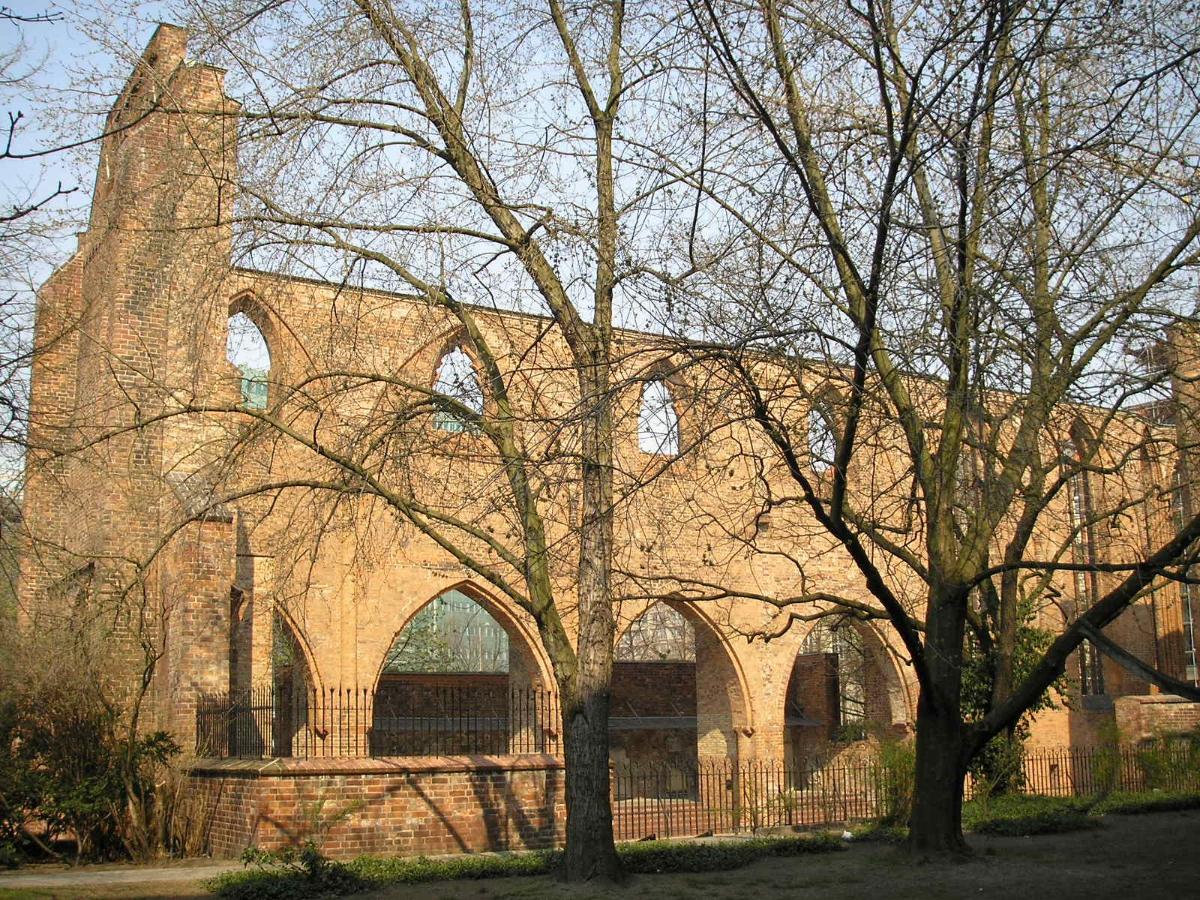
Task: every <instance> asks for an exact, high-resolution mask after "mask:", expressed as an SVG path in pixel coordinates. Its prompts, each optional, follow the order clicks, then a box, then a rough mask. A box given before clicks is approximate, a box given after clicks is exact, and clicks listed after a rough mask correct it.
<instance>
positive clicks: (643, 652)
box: [615, 603, 696, 663]
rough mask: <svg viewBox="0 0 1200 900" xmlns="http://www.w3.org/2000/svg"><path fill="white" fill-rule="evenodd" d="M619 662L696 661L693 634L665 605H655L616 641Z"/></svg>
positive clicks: (616, 655) (686, 621)
mask: <svg viewBox="0 0 1200 900" xmlns="http://www.w3.org/2000/svg"><path fill="white" fill-rule="evenodd" d="M615 658H616V659H617V661H618V662H693V663H694V662H695V661H696V633H695V631H694V630H693V628H692V625H691V623H690V622H688V620H687V619H685V618H684V617H683V616H682V615H680V613H679V612H677V611H676V610H674V609H672V608H671V607H669V606H667V605H666V604H665V603H655V604H654V605H653V606H651V607H650V608H649V609H647V610H646V611H645V612H644V613H642V614H641V615H640V616H638V618H637V620H636V621H634V623H633V624H632V625H630V626H629V627H628V628H626V629H625V633H624V634H622V635H621V637H620V639H619V640H618V641H617V647H616V653H615Z"/></svg>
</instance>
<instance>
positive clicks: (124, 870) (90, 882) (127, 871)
mask: <svg viewBox="0 0 1200 900" xmlns="http://www.w3.org/2000/svg"><path fill="white" fill-rule="evenodd" d="M241 868H243V866H242V864H241V863H240V862H231V861H228V860H226V861H223V862H204V863H198V864H197V863H183V864H180V865H176V866H157V867H150V866H133V865H121V866H112V867H108V866H103V867H101V866H80V867H78V868H71V869H59V868H50V867H47V866H39V867H37V871H29V870H28V869H26V870H21V869H17V870H16V871H13V872H0V890H4V889H6V888H7V889H10V890H15V889H17V888H81V887H92V886H94V887H102V886H117V885H136V884H166V883H169V882H174V883H179V882H194V881H201V880H203V879H205V878H212V877H213V876H215V875H220V874H221V873H222V872H230V871H233V870H236V869H241Z"/></svg>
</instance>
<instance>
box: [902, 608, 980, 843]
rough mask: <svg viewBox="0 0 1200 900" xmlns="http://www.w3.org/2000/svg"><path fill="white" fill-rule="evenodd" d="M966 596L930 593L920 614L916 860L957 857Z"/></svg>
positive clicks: (912, 826) (912, 832)
mask: <svg viewBox="0 0 1200 900" xmlns="http://www.w3.org/2000/svg"><path fill="white" fill-rule="evenodd" d="M966 600H967V592H966V591H965V590H964V589H962V588H953V587H952V588H944V589H941V590H937V589H934V590H931V591H930V593H929V601H928V602H929V606H928V608H927V610H926V614H925V650H926V654H925V659H926V664H927V668H928V673H929V683H928V684H927V685H924V686H923V687H922V690H921V696H920V699H919V700H918V701H917V771H916V782H915V788H916V796H915V798H914V802H913V813H912V820H911V821H910V822H909V848H910V849H911V850H912V852H913V853H914V854H915V855H917V856H944V855H949V854H962V853H965V852H966V850H967V844H966V841H964V840H963V835H962V791H963V779H964V777H965V776H966V767H965V765H964V762H963V745H964V737H965V736H964V732H963V723H962V661H963V629H964V627H965V625H966Z"/></svg>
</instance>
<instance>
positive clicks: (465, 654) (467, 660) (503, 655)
mask: <svg viewBox="0 0 1200 900" xmlns="http://www.w3.org/2000/svg"><path fill="white" fill-rule="evenodd" d="M383 673H384V675H411V674H426V675H429V674H442V675H465V674H486V675H507V674H508V634H507V633H506V632H505V631H504V628H503V626H501V625H500V623H499V622H497V621H496V620H495V619H494V618H493V617H492V616H491V615H490V614H489V613H488V611H487V610H486V609H484V608H483V607H482V606H480V605H479V604H478V603H476V602H475V601H474V600H472V599H471V598H470V597H468V596H467V595H466V594H463V593H462V592H460V591H448V592H446V593H445V594H442V595H441V596H439V597H436V598H434V600H433V601H432V602H430V603H429V604H427V605H426V606H425V607H424V608H423V609H422V610H421V611H420V612H418V613H417V614H416V615H415V616H413V617H412V621H410V622H409V623H408V625H406V626H405V627H404V630H403V631H401V632H400V634H399V635H397V636H396V640H395V641H394V642H393V643H392V647H391V649H390V650H389V651H388V655H387V659H386V661H385V662H384V664H383Z"/></svg>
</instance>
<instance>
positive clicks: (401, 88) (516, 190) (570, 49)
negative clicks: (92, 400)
mask: <svg viewBox="0 0 1200 900" xmlns="http://www.w3.org/2000/svg"><path fill="white" fill-rule="evenodd" d="M190 18H191V19H192V23H193V25H194V31H195V33H196V34H197V35H198V38H199V40H198V42H197V43H198V44H199V45H200V46H199V50H200V52H201V53H202V54H203V56H204V57H205V58H206V59H208V60H210V61H213V62H216V63H219V64H221V65H223V66H225V67H227V68H228V70H229V72H230V85H231V92H232V93H233V94H235V95H236V96H237V98H238V100H239V101H240V102H241V104H242V105H241V108H240V110H238V111H236V116H237V121H238V122H239V130H240V135H239V139H240V148H241V154H240V160H239V164H240V166H241V175H240V176H237V177H236V180H235V179H234V177H233V176H230V177H229V181H230V184H229V185H228V186H229V187H232V188H234V189H235V191H236V196H237V201H236V206H234V207H232V209H228V208H227V209H222V210H221V211H220V212H218V213H217V215H218V216H219V217H221V218H222V220H223V221H226V222H227V221H229V217H231V218H232V219H233V221H234V222H235V224H236V227H237V229H238V234H237V235H236V237H235V253H237V254H241V259H242V260H243V261H245V262H247V263H249V264H252V265H254V266H258V267H264V266H266V267H273V268H275V269H276V270H277V271H281V272H286V273H287V274H289V275H292V276H294V275H296V274H318V275H320V276H321V277H322V278H323V279H325V280H327V281H332V282H334V283H340V284H341V285H342V286H343V288H345V289H344V290H341V291H339V292H338V298H337V300H336V302H335V305H334V308H333V309H332V310H330V311H329V315H330V320H329V325H328V327H329V329H330V333H329V339H328V341H327V342H322V343H317V342H314V341H311V340H302V339H298V338H297V335H296V334H294V333H293V334H282V333H278V334H274V335H272V337H273V339H274V341H275V345H276V346H280V345H282V344H285V343H287V342H289V341H291V342H292V343H294V344H296V346H295V347H294V348H293V349H294V350H295V353H294V359H297V360H301V359H302V360H303V362H302V363H301V362H298V363H296V364H295V365H293V366H292V367H291V368H290V369H289V371H287V372H285V373H281V372H278V371H274V370H273V371H272V372H271V373H270V375H269V376H261V375H256V374H253V373H250V372H249V371H248V370H247V374H246V375H245V378H244V380H243V384H242V389H243V395H242V396H240V397H225V396H221V395H218V394H213V393H209V394H201V393H200V392H196V391H195V389H194V387H193V393H191V394H188V393H187V392H186V391H182V392H181V391H177V390H171V389H168V385H167V383H166V382H165V381H161V380H160V381H159V382H158V388H159V390H158V399H157V400H156V401H154V402H152V403H151V402H143V403H141V404H140V405H139V406H138V409H137V414H136V417H135V418H136V424H130V425H128V426H124V430H129V429H133V428H136V429H138V430H144V429H146V428H148V427H151V428H152V427H156V426H155V423H156V422H157V423H161V422H163V421H165V420H167V419H170V418H172V417H178V416H180V415H187V416H192V417H197V418H198V420H200V419H203V420H204V421H206V422H207V423H208V424H207V425H205V426H204V427H203V428H200V429H199V430H197V431H196V432H195V434H194V435H193V437H194V439H195V440H196V441H197V446H198V447H200V448H202V449H197V450H195V451H193V452H192V458H191V461H190V462H189V463H188V464H187V465H188V466H190V467H191V468H193V469H196V468H197V467H200V468H203V473H202V475H203V478H202V479H200V478H197V479H193V482H194V481H197V480H203V481H204V483H205V484H206V485H208V488H207V489H206V491H207V493H206V496H205V500H204V502H203V503H202V504H201V505H202V506H203V508H204V509H211V508H213V506H214V505H216V504H217V503H218V502H220V501H235V500H239V501H245V502H247V503H251V504H253V503H254V502H259V503H260V504H261V509H262V515H263V518H264V521H266V520H269V521H270V522H271V523H274V524H273V525H264V526H263V527H264V528H268V527H273V528H278V531H277V534H278V535H279V539H280V540H281V541H287V540H289V539H295V537H296V531H295V530H292V531H289V530H288V528H287V523H292V522H295V521H297V520H298V519H300V518H303V516H302V515H297V510H299V509H301V508H303V507H304V506H305V504H307V503H308V502H309V501H308V500H306V499H303V498H305V497H310V496H312V495H313V493H314V492H315V493H316V494H322V495H325V496H328V497H330V498H332V499H331V500H330V504H329V507H328V512H327V514H325V515H322V516H321V517H319V518H320V519H321V526H320V529H321V530H323V531H324V533H328V529H329V528H332V527H333V526H332V525H331V524H330V523H332V522H334V521H335V520H337V521H345V516H347V515H353V516H354V517H355V521H356V522H357V523H358V524H356V525H355V529H361V530H371V531H373V533H374V534H375V535H379V534H388V533H394V532H392V531H389V529H394V527H395V525H394V520H392V518H391V517H396V518H397V519H398V520H399V521H401V522H402V523H405V527H407V528H409V529H413V530H414V531H415V534H416V535H417V536H418V539H419V540H421V541H422V542H425V544H426V545H427V546H431V547H434V548H436V549H437V550H439V551H440V552H441V553H443V554H444V555H445V556H446V557H448V558H451V559H453V560H455V561H457V563H459V564H461V565H462V566H465V567H466V568H467V569H468V570H470V571H471V572H473V573H475V574H476V575H478V576H480V577H481V578H482V579H484V580H485V581H486V582H487V583H489V584H490V585H492V586H493V587H494V588H495V589H496V590H497V591H498V592H499V593H501V594H502V595H504V596H505V597H506V598H507V599H508V600H510V601H511V602H512V603H514V604H516V606H517V607H519V608H520V609H521V610H523V611H524V612H525V613H527V614H528V615H529V616H530V617H531V619H532V620H533V622H534V623H536V628H537V632H538V634H539V636H540V639H541V642H542V644H543V646H544V648H545V651H546V654H547V656H548V658H549V660H550V661H551V663H552V667H553V674H554V678H555V680H556V682H557V688H558V694H559V700H560V704H561V709H562V726H563V733H564V746H565V756H566V766H567V810H568V815H567V852H566V857H565V863H564V871H565V875H566V877H567V878H569V879H573V880H574V879H584V878H590V877H615V876H616V875H618V874H619V865H618V862H617V857H616V854H615V851H614V847H613V838H612V811H611V809H610V804H609V775H608V731H607V727H608V702H609V682H610V678H611V671H612V661H613V642H614V602H616V601H617V600H618V592H617V588H616V586H615V585H614V580H613V556H614V509H615V507H616V506H617V505H618V504H619V503H620V502H621V500H622V497H623V496H625V495H626V494H627V493H629V492H631V491H634V490H636V489H637V487H638V485H639V484H640V483H641V481H642V480H643V478H644V477H650V476H645V473H644V472H638V473H635V474H633V475H628V474H623V473H621V471H620V463H619V461H618V460H617V458H616V454H617V449H616V448H617V443H618V440H617V438H616V437H615V430H614V415H615V413H616V411H617V410H618V408H619V407H620V405H621V404H622V403H625V402H626V401H625V400H624V399H622V395H623V392H624V390H625V387H626V385H636V384H640V383H641V382H642V381H644V380H646V379H647V377H648V376H647V369H648V367H649V366H650V365H651V363H653V362H654V361H655V360H654V359H653V357H654V355H655V352H656V351H654V350H653V349H651V348H649V346H648V342H646V341H642V342H640V343H637V344H636V346H635V345H634V344H631V343H630V342H629V341H628V340H623V339H621V338H620V336H619V327H618V326H619V325H621V324H622V314H621V312H620V311H619V310H620V308H621V306H622V303H621V302H620V301H621V298H625V303H624V307H625V308H626V309H635V308H637V307H638V305H639V304H641V303H642V302H643V301H644V300H645V299H646V298H647V297H649V301H650V305H649V307H645V306H643V307H642V308H643V309H645V308H649V309H650V310H651V311H652V312H653V311H654V310H655V307H656V304H657V298H658V296H659V294H658V293H657V288H656V287H654V288H649V287H647V285H655V286H656V285H658V284H659V283H660V282H661V280H662V278H663V276H662V275H661V272H662V266H661V261H662V259H663V258H664V256H665V255H666V251H665V250H664V249H663V245H664V244H665V243H669V240H670V238H669V236H670V233H671V232H672V230H673V229H674V227H675V224H674V223H675V219H676V218H677V213H678V212H679V211H678V210H677V209H676V206H675V203H676V201H675V200H673V199H672V198H671V196H669V194H668V193H667V192H666V189H667V188H668V187H670V186H671V185H672V184H673V183H674V182H675V181H676V179H675V178H674V177H673V176H666V175H664V174H663V173H662V172H661V171H660V170H659V169H658V167H657V166H653V165H647V160H648V159H650V157H648V156H647V155H646V154H645V153H644V151H643V150H642V147H641V144H642V142H643V141H644V140H645V139H646V138H647V137H653V138H654V139H656V140H658V141H659V142H660V143H663V144H666V143H669V142H671V141H672V140H675V139H676V137H675V136H674V135H673V134H672V133H671V131H670V128H671V127H672V125H671V123H672V122H673V121H674V117H661V118H659V119H656V111H657V110H658V108H659V104H661V103H663V102H664V100H663V97H662V93H661V92H662V91H663V90H664V88H663V84H662V82H663V80H664V78H665V74H664V73H666V72H668V71H669V70H668V69H666V68H664V66H663V65H662V62H663V60H664V58H666V57H667V56H668V55H669V54H670V53H671V52H672V45H673V43H674V42H675V41H677V40H678V39H679V38H680V33H679V31H678V29H676V28H675V27H674V25H673V23H672V22H671V21H670V20H662V19H659V18H658V17H657V13H656V12H649V13H646V14H644V15H643V14H642V13H640V12H639V13H638V14H637V15H636V16H634V15H627V11H626V9H625V6H624V4H623V3H619V2H618V3H612V4H605V5H602V6H599V7H593V6H591V5H573V4H563V3H560V2H557V0H552V2H549V3H547V4H532V5H525V4H520V3H518V4H514V5H513V6H512V7H511V8H503V9H501V8H495V7H491V6H488V5H480V6H476V5H475V4H472V3H469V2H463V3H461V4H459V5H458V6H456V7H454V8H448V7H447V6H446V5H445V4H441V3H428V4H418V5H417V6H410V5H400V4H391V3H387V2H375V0H359V2H356V3H354V4H350V5H345V6H343V5H339V4H323V3H307V4H306V3H296V4H285V5H276V6H271V7H261V6H258V5H245V4H241V3H229V4H217V5H214V4H200V5H197V7H196V8H195V9H194V11H193V14H192V15H191V16H190ZM163 105H166V101H165V100H164V101H163ZM219 114H220V115H231V114H234V113H230V112H228V111H221V112H220V113H219ZM627 121H628V122H634V123H635V124H634V125H633V127H630V128H629V131H628V133H626V132H625V131H623V129H624V128H626V127H627V126H626V124H625V123H626V122H627ZM689 140H690V138H689ZM331 273H332V274H331ZM227 275H228V273H225V275H220V276H217V277H216V280H215V281H214V282H213V283H212V284H210V285H209V288H210V289H211V292H212V294H213V296H219V295H221V291H223V290H227V289H228V287H229V281H230V280H232V281H233V282H235V283H236V281H237V272H236V271H235V272H234V273H233V274H232V276H230V277H226V276H227ZM218 282H219V283H218ZM373 287H382V288H392V289H398V290H400V291H402V292H403V293H404V294H405V295H406V297H405V299H404V300H403V302H400V301H398V300H395V298H394V295H393V300H392V301H390V302H392V303H394V304H395V309H394V310H392V311H388V310H387V309H386V308H385V307H383V306H381V304H385V303H387V302H389V301H386V300H383V299H381V295H378V294H373V293H372V292H371V290H370V288H373ZM414 305H415V306H416V307H417V308H423V309H424V310H425V311H426V312H425V313H423V314H419V315H414V316H413V318H412V319H411V320H410V321H409V322H407V323H403V324H402V325H401V324H398V323H400V321H401V311H402V310H404V309H411V308H413V307H414ZM204 308H205V309H208V310H210V313H211V311H212V310H213V309H217V310H218V313H214V314H219V307H204ZM248 311H249V312H251V315H252V316H253V314H254V313H253V311H250V310H248ZM260 312H261V311H260ZM526 312H535V313H538V314H539V315H538V316H536V317H531V316H528V315H525V314H524V313H526ZM389 317H390V318H389ZM624 321H625V322H626V323H630V322H631V321H633V318H632V315H630V316H628V317H626V318H625V320H624ZM196 324H197V334H201V333H203V332H205V331H206V330H207V332H208V333H211V332H212V331H213V329H211V328H209V326H211V325H212V322H211V320H208V321H198V322H197V323H196ZM389 327H390V328H391V329H393V332H394V333H393V338H395V337H396V334H399V335H400V336H401V337H402V338H403V339H404V340H409V341H417V340H419V339H421V338H425V339H427V340H428V339H430V338H436V339H435V340H434V343H433V344H432V345H430V346H428V347H426V348H425V350H424V351H423V352H424V353H425V354H426V355H428V356H429V357H430V359H431V360H433V361H434V367H436V370H437V377H436V379H433V380H432V383H431V382H430V381H428V380H425V375H424V372H421V373H420V374H416V375H414V374H413V373H414V369H413V367H412V366H408V365H406V361H405V360H399V361H398V360H397V359H396V357H395V352H396V347H397V346H398V344H396V343H395V340H393V343H392V344H389V345H387V347H386V348H383V347H376V348H375V350H376V351H378V352H374V351H371V350H368V349H367V348H368V347H370V346H371V341H372V340H373V339H374V338H372V337H371V336H370V335H371V334H374V335H375V336H376V337H378V335H379V333H380V332H379V329H381V328H382V329H386V328H389ZM373 329H374V331H372V330H373ZM312 333H313V332H311V331H309V332H308V335H309V337H311V335H312ZM205 341H208V342H209V343H211V341H209V339H208V338H198V346H199V344H200V343H203V342H205ZM360 342H361V343H360ZM202 352H208V351H207V350H203V351H202ZM422 359H424V357H422ZM439 359H440V360H441V361H440V363H438V362H437V360H439ZM121 364H122V365H125V364H126V363H125V362H124V361H122V362H121ZM114 365H116V364H115V363H114ZM422 365H425V364H424V363H422ZM427 367H428V366H427ZM136 377H137V378H138V379H141V380H144V381H146V382H147V383H149V382H152V381H153V380H154V375H153V373H150V372H148V371H141V372H139V373H137V376H136ZM259 378H261V379H262V380H261V381H256V379H259ZM146 396H148V395H146ZM260 400H261V402H260ZM118 402H124V401H119V400H118ZM650 415H651V418H654V419H655V421H657V420H658V419H660V418H662V413H661V411H652V413H651V414H650ZM226 418H232V419H237V420H240V421H241V422H242V423H245V422H246V421H249V422H250V426H249V428H245V427H244V426H236V425H230V424H229V423H228V422H227V421H226ZM221 422H225V424H220V423H221ZM204 429H207V430H204ZM120 430H122V429H117V431H120ZM115 436H116V435H115V432H114V430H113V429H111V428H109V429H97V430H93V431H92V432H90V433H86V434H85V435H84V436H83V438H82V440H81V441H78V442H76V443H75V444H74V446H73V448H72V452H78V451H79V450H80V449H81V448H83V447H98V446H100V445H101V444H102V443H103V442H104V441H105V440H111V439H113V438H114V437H115ZM662 440H663V441H664V442H666V443H667V444H669V442H670V440H671V438H670V436H669V435H666V434H664V436H663V438H662ZM231 441H232V445H231V443H230V442H231ZM669 445H670V446H671V447H673V448H674V449H673V451H672V452H671V453H666V452H663V453H662V454H661V462H655V463H654V465H652V466H651V467H650V468H652V469H656V470H658V469H661V468H662V467H663V466H665V465H668V464H669V462H670V457H672V456H673V455H674V452H677V451H678V438H677V435H676V436H675V442H674V444H669ZM231 446H232V447H233V449H230V448H231ZM248 460H259V461H261V460H267V462H266V463H265V464H264V465H261V466H258V467H257V468H255V469H254V471H255V473H256V474H255V475H254V476H251V475H250V474H248V471H249V469H250V468H251V467H250V466H249V465H247V461H248ZM200 461H204V462H203V466H200ZM255 498H257V500H256V499H255ZM384 510H386V511H387V514H386V515H382V514H381V511H384ZM280 523H284V524H283V525H282V526H280ZM169 538H170V536H169V535H168V536H167V537H165V538H164V539H163V542H162V543H160V544H159V547H162V546H165V543H166V541H167V540H169ZM406 540H407V538H406Z"/></svg>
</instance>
